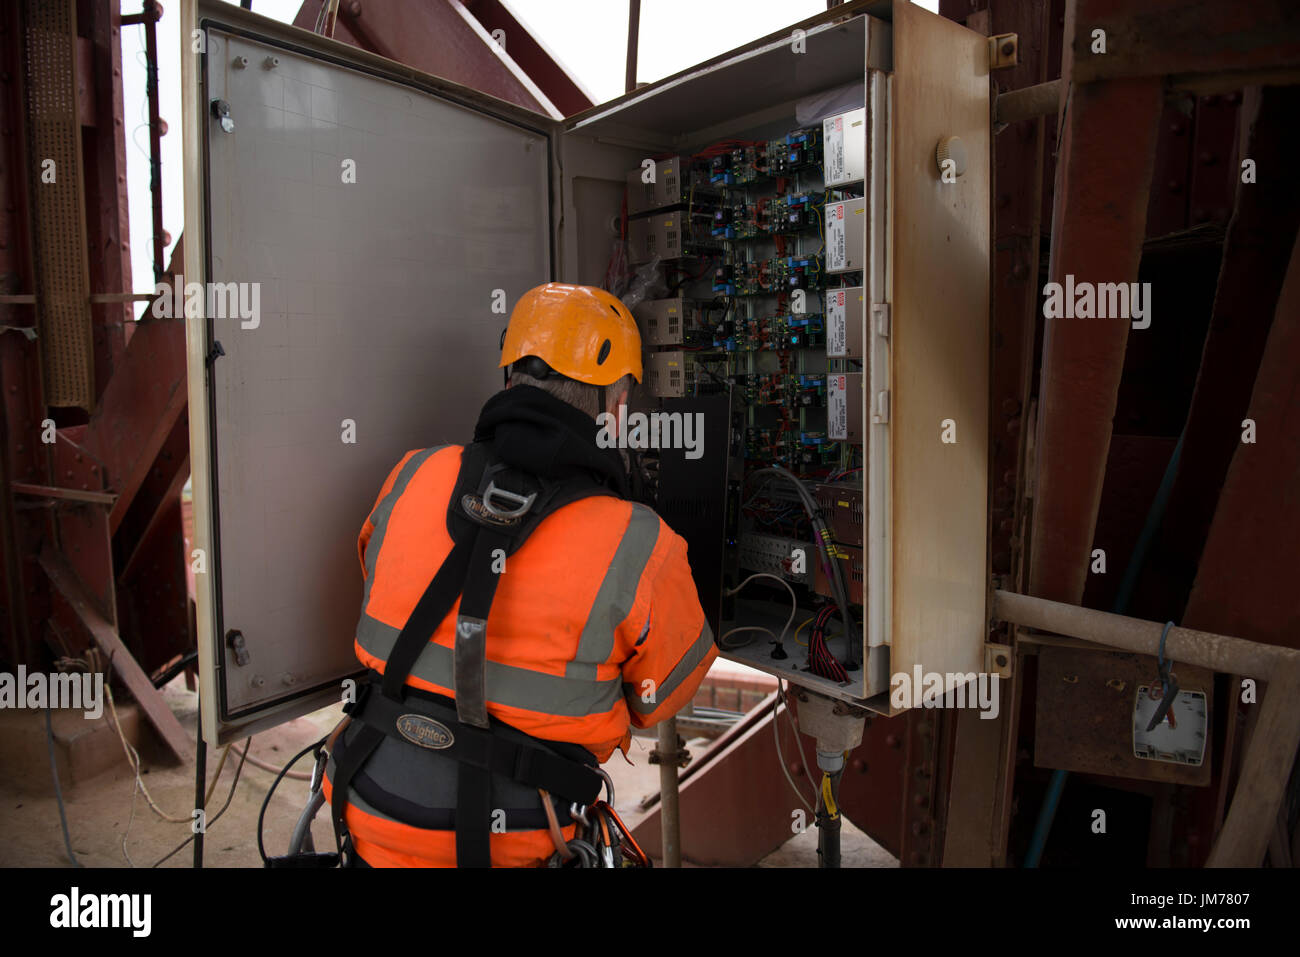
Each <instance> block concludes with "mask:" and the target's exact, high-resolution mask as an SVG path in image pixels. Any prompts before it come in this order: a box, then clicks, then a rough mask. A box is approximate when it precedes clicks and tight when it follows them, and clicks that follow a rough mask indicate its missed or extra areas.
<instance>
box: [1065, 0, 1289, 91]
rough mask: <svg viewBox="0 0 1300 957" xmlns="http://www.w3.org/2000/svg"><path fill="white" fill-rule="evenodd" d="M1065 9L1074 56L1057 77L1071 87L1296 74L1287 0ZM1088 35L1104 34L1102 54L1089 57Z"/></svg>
mask: <svg viewBox="0 0 1300 957" xmlns="http://www.w3.org/2000/svg"><path fill="white" fill-rule="evenodd" d="M1072 6H1073V7H1074V13H1073V19H1074V21H1075V23H1076V25H1077V26H1076V29H1075V31H1074V36H1073V38H1072V49H1073V53H1074V56H1073V58H1072V60H1073V62H1072V65H1071V68H1070V69H1069V70H1068V71H1066V72H1065V73H1064V74H1063V75H1064V76H1066V77H1068V78H1070V79H1072V80H1074V81H1075V82H1076V83H1082V82H1089V81H1093V80H1103V79H1117V78H1121V77H1128V78H1132V77H1154V76H1169V75H1175V76H1179V77H1184V76H1185V77H1187V79H1185V80H1183V82H1190V78H1192V77H1196V76H1202V75H1206V74H1217V73H1226V72H1229V71H1285V70H1300V6H1297V5H1296V4H1295V3H1294V2H1292V0H1250V2H1249V3H1224V2H1223V0H1142V2H1141V3H1135V2H1133V0H1073V3H1072ZM1069 17H1070V14H1068V13H1067V18H1069ZM1095 30H1103V31H1105V53H1094V52H1093V47H1094V44H1096V42H1097V41H1096V39H1095V37H1094V33H1093V31H1095ZM1248 82H1249V81H1248Z"/></svg>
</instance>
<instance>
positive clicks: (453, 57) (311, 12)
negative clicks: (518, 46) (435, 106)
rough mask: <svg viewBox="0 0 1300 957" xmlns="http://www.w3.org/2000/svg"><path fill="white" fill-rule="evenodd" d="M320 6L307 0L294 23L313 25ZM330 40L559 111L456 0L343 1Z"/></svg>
mask: <svg viewBox="0 0 1300 957" xmlns="http://www.w3.org/2000/svg"><path fill="white" fill-rule="evenodd" d="M321 5H322V0H305V2H304V3H303V5H302V7H301V8H300V9H299V10H298V15H297V16H296V17H295V18H294V21H293V25H294V26H296V27H301V28H302V29H304V30H311V29H312V28H313V26H314V25H315V23H316V17H317V15H318V14H319V13H320V9H321ZM334 39H335V40H340V41H342V42H345V43H351V44H352V45H354V46H358V47H360V48H361V49H363V50H369V51H370V52H372V53H377V54H379V55H380V56H383V57H387V58H388V59H390V60H396V61H397V62H398V63H403V64H406V65H407V66H411V67H415V68H416V69H417V70H421V71H423V72H425V73H431V74H433V75H434V76H440V77H443V78H444V79H448V80H453V81H455V82H456V83H461V84H464V85H465V86H468V87H471V88H473V89H476V90H481V91H482V92H484V93H489V94H491V95H492V96H495V97H498V98H500V99H503V100H506V101H507V102H510V103H516V104H518V105H519V106H523V107H526V108H527V109H530V110H536V111H537V112H538V113H543V114H546V115H547V116H552V117H554V118H556V119H558V118H559V117H560V116H561V115H562V114H561V113H560V112H559V110H558V108H557V107H555V106H554V104H552V103H551V102H550V100H549V99H548V98H547V97H546V95H545V94H544V93H543V92H542V91H541V89H540V88H539V87H538V85H537V84H536V83H534V82H533V80H532V79H531V78H530V77H529V76H528V74H527V73H526V72H525V71H524V70H523V69H522V68H521V67H520V66H519V64H517V63H516V62H515V61H514V60H513V59H511V57H510V54H509V52H507V51H505V50H501V49H500V48H499V47H498V46H497V44H496V42H495V41H493V40H492V39H491V37H490V36H489V34H488V33H487V31H485V30H484V29H483V27H482V25H481V24H480V23H479V22H478V20H476V19H475V18H474V16H473V15H472V14H471V13H470V12H469V11H468V10H466V9H465V7H464V5H463V4H461V3H460V2H459V0H438V2H436V3H411V2H410V0H343V2H342V3H341V4H340V6H339V17H338V29H337V30H336V31H335V34H334ZM507 42H508V40H507Z"/></svg>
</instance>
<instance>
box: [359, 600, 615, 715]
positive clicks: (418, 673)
mask: <svg viewBox="0 0 1300 957" xmlns="http://www.w3.org/2000/svg"><path fill="white" fill-rule="evenodd" d="M400 631H401V629H399V628H394V627H393V626H391V625H386V624H384V623H383V622H382V621H379V620H378V619H376V618H372V617H370V616H369V615H367V614H362V616H361V623H360V624H359V625H358V626H357V641H358V642H359V643H360V645H361V647H362V648H364V649H365V650H366V651H367V652H369V653H370V654H372V655H374V656H375V657H376V658H381V659H383V660H384V661H387V660H388V655H389V653H390V652H391V651H392V649H393V644H394V643H395V642H396V641H397V636H398V634H399V633H400ZM486 670H487V699H488V701H490V702H492V703H493V704H499V705H505V706H507V707H511V708H523V709H524V710H526V711H540V712H542V713H543V714H553V715H557V716H560V717H582V716H584V715H589V714H604V713H606V712H607V711H609V710H610V709H612V708H613V707H614V706H615V705H616V704H617V703H618V701H619V697H620V696H621V694H622V691H621V688H620V679H619V678H611V679H609V680H608V681H592V680H588V679H581V678H568V677H560V676H559V675H548V674H543V673H542V672H540V671H532V670H531V669H529V668H516V667H514V666H513V665H503V664H501V663H500V662H497V661H491V660H489V661H488V663H487V669H486ZM451 676H452V650H451V649H450V648H447V647H445V646H443V645H439V644H436V643H434V642H432V641H431V642H428V643H427V644H426V645H425V646H424V650H423V651H421V652H420V657H419V658H418V659H416V662H415V667H414V668H412V669H411V677H413V678H420V679H422V680H424V681H428V682H430V683H432V684H435V685H438V686H439V687H442V688H450V687H452V678H451Z"/></svg>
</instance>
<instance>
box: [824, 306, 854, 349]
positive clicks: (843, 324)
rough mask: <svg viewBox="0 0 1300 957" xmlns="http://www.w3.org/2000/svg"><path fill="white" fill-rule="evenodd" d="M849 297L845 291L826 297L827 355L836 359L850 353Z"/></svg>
mask: <svg viewBox="0 0 1300 957" xmlns="http://www.w3.org/2000/svg"><path fill="white" fill-rule="evenodd" d="M848 314H849V310H848V296H847V295H846V294H845V292H844V290H843V289H836V290H834V291H832V292H829V293H827V295H826V354H827V355H828V356H834V357H836V358H838V357H841V356H846V355H848V353H849V320H848Z"/></svg>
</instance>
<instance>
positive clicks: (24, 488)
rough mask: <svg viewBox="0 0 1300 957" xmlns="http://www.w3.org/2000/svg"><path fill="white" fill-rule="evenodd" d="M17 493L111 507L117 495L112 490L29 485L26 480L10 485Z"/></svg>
mask: <svg viewBox="0 0 1300 957" xmlns="http://www.w3.org/2000/svg"><path fill="white" fill-rule="evenodd" d="M11 487H12V488H13V490H14V493H15V494H17V495H27V496H31V497H33V498H56V499H62V500H66V501H70V502H87V503H89V504H91V505H107V506H108V507H110V508H111V507H112V505H113V503H114V502H115V501H117V496H116V495H114V494H113V493H112V492H85V491H82V490H80V489H71V488H59V487H58V486H55V485H31V484H29V483H27V482H14V483H13V485H12V486H11Z"/></svg>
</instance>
